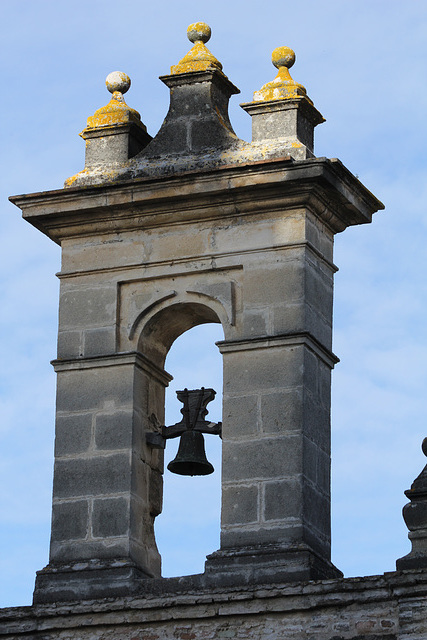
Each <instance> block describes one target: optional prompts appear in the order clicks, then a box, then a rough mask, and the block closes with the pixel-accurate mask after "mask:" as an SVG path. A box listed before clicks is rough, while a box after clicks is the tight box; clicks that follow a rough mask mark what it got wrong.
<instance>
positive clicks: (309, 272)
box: [305, 262, 333, 326]
mask: <svg viewBox="0 0 427 640" xmlns="http://www.w3.org/2000/svg"><path fill="white" fill-rule="evenodd" d="M305 302H306V303H307V304H309V305H311V306H312V307H314V308H315V309H316V310H317V311H318V312H319V314H320V315H321V316H322V317H323V318H324V319H325V320H326V322H327V323H328V324H329V325H331V326H332V304H333V280H332V274H330V273H329V274H327V273H325V272H324V271H323V270H322V269H321V268H319V266H316V265H314V264H313V263H310V262H307V264H306V269H305Z"/></svg>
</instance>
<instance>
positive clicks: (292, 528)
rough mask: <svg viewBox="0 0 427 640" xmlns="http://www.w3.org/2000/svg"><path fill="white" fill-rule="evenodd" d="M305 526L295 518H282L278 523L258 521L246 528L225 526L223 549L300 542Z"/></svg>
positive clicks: (222, 532) (222, 540) (222, 533)
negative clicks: (261, 522)
mask: <svg viewBox="0 0 427 640" xmlns="http://www.w3.org/2000/svg"><path fill="white" fill-rule="evenodd" d="M303 537H304V528H303V525H302V524H301V523H300V522H296V521H295V519H294V518H290V519H289V520H288V521H286V520H282V522H281V523H280V524H278V523H275V524H273V523H265V524H264V525H262V524H260V523H257V524H256V525H247V526H246V528H245V527H244V526H243V525H242V526H240V527H230V528H226V527H224V528H223V529H222V530H221V549H229V548H235V547H246V546H248V547H250V546H255V547H258V548H259V547H260V546H262V545H270V544H271V545H274V544H286V545H292V544H298V543H299V542H301V541H302V540H303Z"/></svg>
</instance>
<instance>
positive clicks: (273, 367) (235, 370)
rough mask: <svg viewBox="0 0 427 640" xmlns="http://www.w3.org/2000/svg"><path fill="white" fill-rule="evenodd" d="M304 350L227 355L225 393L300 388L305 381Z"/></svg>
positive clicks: (300, 348)
mask: <svg viewBox="0 0 427 640" xmlns="http://www.w3.org/2000/svg"><path fill="white" fill-rule="evenodd" d="M303 350H304V347H302V346H289V347H277V348H276V347H270V348H268V349H253V350H247V351H238V352H233V353H224V389H226V391H227V392H228V393H233V392H234V393H242V392H243V393H247V391H248V389H250V390H251V392H256V391H265V390H277V389H283V388H292V387H296V386H300V385H301V384H302V381H303V376H304V377H305V369H304V367H303V365H304V359H303Z"/></svg>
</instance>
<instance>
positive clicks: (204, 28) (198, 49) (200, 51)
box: [171, 22, 222, 75]
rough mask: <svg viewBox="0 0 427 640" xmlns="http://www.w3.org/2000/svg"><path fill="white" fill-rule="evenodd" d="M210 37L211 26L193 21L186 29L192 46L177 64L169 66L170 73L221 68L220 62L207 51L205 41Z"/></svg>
mask: <svg viewBox="0 0 427 640" xmlns="http://www.w3.org/2000/svg"><path fill="white" fill-rule="evenodd" d="M210 37H211V28H210V26H209V25H208V24H206V22H195V23H194V24H190V26H189V27H188V29H187V38H188V39H189V40H190V42H193V47H192V48H191V49H190V51H189V52H188V53H187V55H185V56H184V57H183V58H182V60H180V61H179V62H178V64H176V65H173V66H172V67H171V74H172V75H176V74H179V73H191V72H192V71H208V70H214V69H219V70H220V71H221V70H222V64H221V63H220V62H219V60H217V59H216V58H215V56H214V55H212V53H211V52H210V51H209V49H208V48H207V46H206V44H205V42H208V41H209V40H210Z"/></svg>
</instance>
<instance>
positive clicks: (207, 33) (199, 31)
mask: <svg viewBox="0 0 427 640" xmlns="http://www.w3.org/2000/svg"><path fill="white" fill-rule="evenodd" d="M211 33H212V32H211V28H210V26H209V25H208V24H206V22H194V23H193V24H190V26H189V27H188V29H187V38H188V39H189V41H190V42H192V43H193V44H195V43H196V42H203V43H204V44H205V43H206V42H208V41H209V40H210V38H211Z"/></svg>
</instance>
